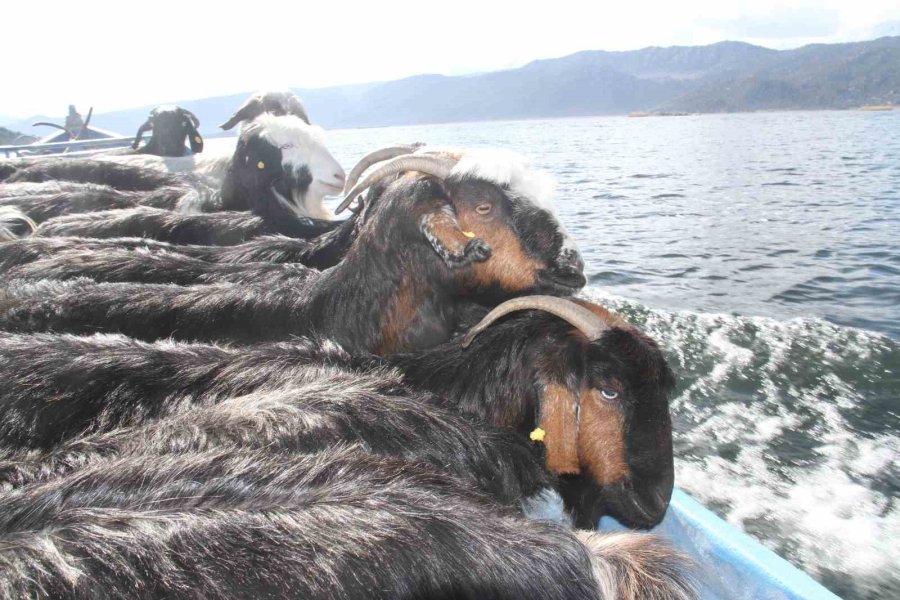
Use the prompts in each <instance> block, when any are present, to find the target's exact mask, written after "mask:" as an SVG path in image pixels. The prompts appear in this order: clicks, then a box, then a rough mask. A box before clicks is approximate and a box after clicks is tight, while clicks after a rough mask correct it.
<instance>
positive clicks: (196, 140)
mask: <svg viewBox="0 0 900 600" xmlns="http://www.w3.org/2000/svg"><path fill="white" fill-rule="evenodd" d="M194 141H195V142H197V143H198V144H199V143H201V142H202V141H203V139H202V138H201V137H200V136H199V135H198V136H194Z"/></svg>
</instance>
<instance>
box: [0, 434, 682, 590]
mask: <svg viewBox="0 0 900 600" xmlns="http://www.w3.org/2000/svg"><path fill="white" fill-rule="evenodd" d="M0 505H2V506H3V510H2V511H0V539H2V540H3V541H4V543H2V544H0V597H2V598H14V597H16V598H18V597H34V596H47V597H53V598H94V597H96V595H97V594H98V593H99V594H103V595H105V596H108V597H131V598H158V597H178V598H182V597H183V598H245V597H246V598H260V597H265V598H314V599H317V600H330V599H335V600H337V599H338V598H340V599H345V600H349V599H353V598H360V599H362V598H367V599H369V598H384V599H389V598H398V597H403V598H410V599H415V598H422V599H425V598H455V599H469V598H471V599H473V600H474V599H485V598H492V599H496V600H500V599H506V598H509V599H510V600H512V599H517V600H522V599H525V600H528V599H535V600H536V599H538V598H540V599H542V600H546V599H557V598H558V599H572V600H574V599H589V598H590V599H594V600H596V599H600V598H603V599H604V600H605V599H609V600H612V599H613V598H627V599H629V600H637V599H638V598H642V599H648V600H657V599H660V600H661V599H676V598H677V599H681V598H689V597H691V596H692V594H691V591H690V587H689V584H688V583H687V582H686V581H685V576H684V574H683V573H684V570H683V567H684V565H683V563H682V561H681V560H680V559H679V557H678V556H677V555H675V554H673V553H672V552H671V550H669V549H668V547H667V546H666V545H664V544H662V543H661V542H660V541H658V540H656V539H654V538H649V537H640V538H636V537H635V536H636V534H618V535H614V536H608V535H603V534H599V533H593V534H589V533H583V534H580V535H579V536H577V537H576V536H575V535H572V534H570V533H566V532H564V531H561V530H559V529H558V528H556V527H554V526H551V525H548V524H542V523H537V522H526V521H522V520H521V519H519V518H516V517H515V516H513V515H512V514H510V513H509V512H507V511H504V510H503V509H502V508H501V507H500V506H499V505H497V504H495V503H493V502H491V501H489V500H488V499H486V498H484V497H483V496H480V495H478V494H477V493H475V492H474V491H473V490H471V488H469V487H467V486H465V485H463V484H462V483H461V482H459V481H458V480H455V479H453V478H450V477H447V476H445V475H442V474H440V473H438V472H435V471H433V470H430V469H427V468H425V467H424V466H421V467H420V466H417V465H413V464H410V463H408V462H406V461H402V460H397V459H391V458H386V457H375V456H370V455H366V454H363V453H360V452H359V451H358V450H355V449H335V450H331V451H328V452H323V453H319V454H315V455H310V456H296V455H293V456H284V455H278V454H276V455H269V454H267V453H264V452H252V451H242V452H233V451H224V452H223V451H213V452H206V453H189V454H183V455H170V456H163V457H159V456H141V455H138V456H127V457H123V458H118V459H113V460H108V461H103V462H102V463H99V464H97V465H94V466H91V467H88V468H86V469H83V470H80V471H78V472H76V473H74V474H72V475H69V476H64V477H60V478H56V479H53V480H51V481H49V482H47V483H43V484H36V485H32V486H28V487H25V488H21V489H19V490H15V491H12V492H8V493H6V494H3V495H2V496H0Z"/></svg>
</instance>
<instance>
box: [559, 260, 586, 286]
mask: <svg viewBox="0 0 900 600" xmlns="http://www.w3.org/2000/svg"><path fill="white" fill-rule="evenodd" d="M583 271H584V264H583V263H582V264H581V265H578V264H575V265H564V266H561V267H560V268H559V269H557V271H556V273H557V276H558V277H560V278H561V279H563V280H565V281H566V282H567V283H568V284H570V285H573V286H577V287H584V286H585V285H587V278H586V277H585V276H584V272H583Z"/></svg>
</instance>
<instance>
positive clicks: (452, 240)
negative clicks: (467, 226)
mask: <svg viewBox="0 0 900 600" xmlns="http://www.w3.org/2000/svg"><path fill="white" fill-rule="evenodd" d="M419 229H420V230H421V231H422V234H423V235H424V236H425V239H427V240H428V242H429V243H430V244H431V247H432V248H434V251H435V252H437V253H438V256H440V257H441V258H442V259H443V260H444V262H445V263H447V266H448V267H450V268H457V267H464V266H466V265H470V264H472V263H476V262H484V261H486V260H487V259H489V258H490V257H491V247H490V246H488V245H487V244H486V243H485V242H484V240H481V239H479V238H477V237H475V234H474V233H471V232H467V231H463V230H462V228H461V227H460V226H459V223H458V222H457V220H456V213H455V212H454V210H453V207H451V206H449V205H447V204H443V205H441V206H439V207H438V208H437V209H435V210H432V211H429V212H427V213H425V214H424V215H422V218H421V219H419Z"/></svg>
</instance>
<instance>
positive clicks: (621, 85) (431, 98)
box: [6, 36, 900, 135]
mask: <svg viewBox="0 0 900 600" xmlns="http://www.w3.org/2000/svg"><path fill="white" fill-rule="evenodd" d="M250 91H251V90H248V91H246V92H242V93H239V94H234V95H230V96H218V97H214V98H205V99H201V100H187V101H177V100H176V101H175V102H174V103H176V104H179V105H180V106H184V107H185V108H188V109H189V110H191V111H193V112H194V113H195V114H197V116H198V117H199V118H200V120H201V122H202V125H201V131H203V132H204V133H213V132H216V131H218V130H217V129H216V126H217V125H218V124H219V123H221V122H223V121H224V120H225V119H227V118H228V116H230V114H231V113H232V112H233V111H234V109H235V108H236V107H237V106H238V105H239V104H240V103H241V102H243V100H244V99H245V98H246V97H247V95H248V94H249V93H250ZM294 91H295V92H297V93H298V95H300V97H301V98H302V99H303V102H304V104H305V105H306V108H307V111H308V112H309V114H310V117H311V118H312V120H313V121H314V122H315V123H317V124H319V125H322V126H324V127H326V128H329V129H334V128H347V127H378V126H388V125H410V124H422V123H440V122H455V121H478V120H498V119H528V118H541V117H570V116H585V115H611V114H627V113H629V112H634V111H646V112H654V111H679V112H681V111H683V112H736V111H755V110H794V109H849V108H858V107H860V106H863V105H900V36H895V37H883V38H879V39H877V40H872V41H867V42H854V43H846V44H814V45H809V46H804V47H802V48H797V49H793V50H772V49H769V48H763V47H761V46H754V45H752V44H747V43H743V42H720V43H717V44H711V45H708V46H673V47H667V48H659V47H650V48H644V49H641V50H632V51H626V52H606V51H602V50H590V51H584V52H578V53H576V54H572V55H569V56H565V57H562V58H555V59H547V60H537V61H534V62H531V63H529V64H527V65H525V66H523V67H520V68H517V69H510V70H505V71H495V72H490V73H481V74H477V75H467V76H456V77H447V76H443V75H417V76H414V77H409V78H405V79H399V80H396V81H387V82H375V83H365V84H357V85H347V86H337V87H329V88H320V89H295V90H294ZM63 102H65V100H64V99H63ZM80 108H81V109H82V111H83V112H85V113H86V112H87V107H80ZM98 108H100V107H98ZM150 108H152V106H144V107H140V108H135V109H129V110H121V111H115V112H107V113H102V112H100V113H99V114H95V115H94V119H93V121H92V122H93V124H95V125H96V126H98V127H101V128H104V129H111V130H113V131H119V132H122V133H123V134H126V135H129V134H131V133H132V132H134V131H135V130H136V129H137V127H138V126H139V125H140V124H141V123H142V122H143V120H144V119H145V118H146V115H147V112H148V110H149V109H150ZM37 120H53V121H55V122H62V118H61V117H56V118H52V117H46V116H42V115H37V116H35V117H32V118H30V119H27V120H24V121H20V122H17V123H8V124H6V125H7V126H8V127H10V128H11V129H15V130H18V131H22V132H25V133H32V134H38V135H42V134H46V133H48V130H46V129H44V130H37V129H33V128H32V127H31V125H30V124H31V123H32V122H34V121H37Z"/></svg>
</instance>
